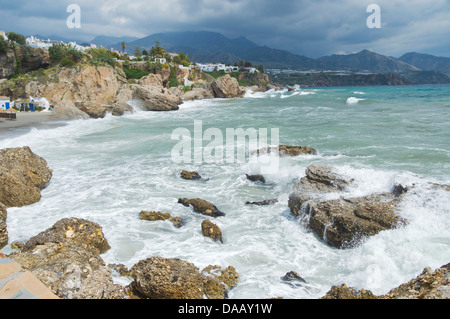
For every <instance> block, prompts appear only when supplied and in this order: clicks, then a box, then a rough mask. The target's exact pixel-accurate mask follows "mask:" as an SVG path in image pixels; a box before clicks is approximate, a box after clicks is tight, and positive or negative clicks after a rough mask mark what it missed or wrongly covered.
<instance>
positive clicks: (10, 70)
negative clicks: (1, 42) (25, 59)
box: [0, 49, 17, 79]
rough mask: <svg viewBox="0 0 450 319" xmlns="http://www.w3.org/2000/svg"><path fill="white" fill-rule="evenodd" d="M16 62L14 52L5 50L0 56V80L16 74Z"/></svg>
mask: <svg viewBox="0 0 450 319" xmlns="http://www.w3.org/2000/svg"><path fill="white" fill-rule="evenodd" d="M16 69H17V61H16V56H15V55H14V51H13V50H12V49H7V50H6V52H5V53H3V54H0V79H6V78H8V77H10V76H11V75H14V74H16Z"/></svg>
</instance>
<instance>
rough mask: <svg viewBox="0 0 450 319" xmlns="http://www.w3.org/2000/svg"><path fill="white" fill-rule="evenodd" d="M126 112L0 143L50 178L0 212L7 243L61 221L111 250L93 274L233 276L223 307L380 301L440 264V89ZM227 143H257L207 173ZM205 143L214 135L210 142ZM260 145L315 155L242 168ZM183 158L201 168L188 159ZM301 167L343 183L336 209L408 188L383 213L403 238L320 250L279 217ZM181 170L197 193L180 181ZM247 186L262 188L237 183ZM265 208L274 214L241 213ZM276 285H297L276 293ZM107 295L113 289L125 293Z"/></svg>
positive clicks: (291, 219)
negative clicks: (88, 228) (140, 265)
mask: <svg viewBox="0 0 450 319" xmlns="http://www.w3.org/2000/svg"><path fill="white" fill-rule="evenodd" d="M129 103H130V105H132V106H133V107H134V108H135V112H133V113H130V114H127V115H124V116H120V117H114V116H111V115H108V116H106V117H105V118H103V119H89V120H73V121H68V122H58V123H55V124H58V125H56V126H55V125H53V126H48V127H39V128H31V129H25V128H22V129H16V130H12V131H9V132H7V133H1V134H2V135H0V148H10V147H21V146H25V145H26V146H29V147H30V148H31V150H32V151H33V152H34V153H36V154H37V155H39V156H41V157H43V158H44V159H45V160H46V161H47V163H48V166H49V167H50V168H51V169H53V178H52V180H51V182H50V184H49V185H48V186H47V187H46V188H45V189H44V190H42V198H41V200H40V201H39V202H38V203H35V204H33V205H30V206H26V207H21V208H9V209H8V217H7V226H8V232H9V240H10V242H14V241H20V242H26V241H27V240H28V239H29V238H30V237H32V236H35V235H37V234H38V233H40V232H42V231H44V230H46V229H47V228H49V227H51V226H52V225H53V224H54V223H56V222H57V221H58V220H60V219H62V218H67V217H76V218H83V219H87V220H90V221H93V222H96V223H98V224H99V225H100V226H101V227H102V229H103V232H104V234H105V237H106V239H107V240H108V242H109V244H110V246H111V249H110V250H109V251H107V252H106V253H104V254H102V255H101V257H102V258H103V260H104V261H105V262H106V263H107V264H124V265H125V266H127V267H128V268H130V267H132V266H133V265H134V264H135V263H137V262H138V261H140V260H143V259H146V258H149V257H152V256H160V257H164V258H179V259H182V260H186V261H189V262H191V263H193V264H194V265H196V266H197V267H198V268H199V269H203V268H204V267H206V266H208V265H219V266H221V267H223V268H225V267H228V266H233V267H234V268H235V269H236V271H237V272H238V274H239V283H238V285H237V286H236V287H235V288H234V289H232V290H230V291H229V294H228V296H229V298H231V299H263V298H284V299H317V298H320V297H322V296H324V295H325V294H326V293H327V292H328V291H329V290H330V288H331V287H332V286H334V285H341V284H344V283H345V284H346V285H347V286H350V287H354V288H356V289H362V288H364V289H366V290H367V289H368V290H371V291H372V292H373V293H374V294H377V295H381V294H385V293H387V292H388V291H389V290H391V289H393V288H395V287H397V286H399V285H400V284H402V283H405V282H408V281H410V280H411V279H413V278H415V277H417V276H418V275H419V274H420V273H421V272H422V271H423V269H424V268H426V267H430V268H432V269H436V268H439V267H441V266H442V265H445V264H447V263H449V262H450V192H448V191H445V190H443V189H440V188H436V187H433V186H432V185H433V184H432V183H437V184H443V185H450V86H443V85H441V86H439V85H434V86H380V87H332V88H302V87H298V86H297V87H296V89H295V90H293V91H292V90H291V91H288V90H270V91H267V92H257V93H252V92H247V94H246V95H245V97H244V98H236V99H234V98H231V99H210V100H197V101H190V102H185V103H183V104H182V105H180V109H179V110H178V111H173V112H148V111H142V110H140V109H139V105H138V103H135V101H130V102H129ZM199 127H200V128H199ZM199 129H200V132H199ZM239 129H242V130H244V132H254V131H256V132H257V133H258V135H257V139H258V143H257V144H252V145H250V143H249V142H248V141H249V140H250V137H249V138H248V141H247V139H244V140H242V139H241V140H238V139H236V141H235V142H236V144H235V149H236V153H237V149H238V148H241V149H244V150H245V155H246V156H245V158H244V160H237V157H236V160H234V161H233V160H231V157H227V159H228V160H220V159H221V156H222V155H223V157H224V158H225V157H226V156H228V155H229V154H228V153H226V152H223V150H224V149H226V147H225V146H226V145H227V144H226V143H231V142H232V141H230V140H229V139H228V138H227V137H228V136H227V134H226V133H227V130H234V132H238V131H237V130H239ZM253 129H254V131H253ZM208 130H209V131H208ZM242 130H241V132H242ZM180 132H181V134H178V133H180ZM207 132H215V133H216V134H215V135H214V137H215V139H213V136H212V135H211V134H207ZM220 132H221V133H222V136H220V135H221V134H218V133H220ZM264 132H267V134H266V135H267V136H266V137H267V138H265V136H263V135H264V134H263V133H264ZM195 137H199V139H195ZM230 139H231V138H230ZM233 141H234V139H233ZM273 141H275V142H276V143H279V144H286V145H301V146H309V147H313V148H315V149H317V151H318V153H317V155H300V156H296V157H282V158H279V160H278V162H276V165H271V166H270V167H269V169H268V168H267V167H262V166H263V165H264V163H260V162H258V161H253V160H252V159H253V157H252V156H255V155H254V153H253V152H252V151H253V150H254V149H252V148H251V146H253V147H254V146H255V145H257V146H258V147H260V146H263V145H266V146H273V145H274V144H273V143H272V142H273ZM247 142H248V143H247ZM239 143H240V144H239ZM264 143H265V144H264ZM231 145H234V144H231ZM191 147H192V148H191ZM189 150H191V151H192V152H189ZM196 152H200V154H202V152H203V154H212V155H214V156H212V158H213V159H214V160H211V157H207V156H205V157H197V158H196V157H195V154H198V153H196ZM174 153H177V154H182V155H183V156H182V157H181V159H182V160H180V156H174ZM226 154H228V155H226ZM230 154H233V153H230ZM252 154H253V155H252ZM313 163H318V164H323V165H327V166H330V167H334V168H335V169H336V170H337V171H338V172H339V173H340V174H342V175H344V176H348V177H350V178H353V179H354V181H355V182H354V183H353V184H352V186H351V187H350V188H349V189H348V190H346V192H345V194H344V195H345V196H347V197H357V196H364V195H368V194H372V193H377V192H387V191H390V190H391V189H392V188H393V187H394V185H397V184H402V185H405V186H406V185H409V186H411V185H414V187H413V188H411V190H410V191H408V192H407V193H406V194H405V197H404V199H403V201H402V202H401V204H400V206H399V207H398V211H397V213H398V214H399V215H400V216H401V217H403V218H405V219H406V220H407V221H408V222H407V224H406V225H404V226H403V227H400V228H397V229H393V230H386V231H382V232H381V233H379V234H377V235H376V236H373V237H370V238H366V239H365V240H363V241H362V242H361V243H360V244H359V245H357V246H355V247H353V248H348V249H337V248H334V247H331V246H329V245H327V244H326V242H325V241H324V240H323V239H322V238H319V237H318V236H317V235H316V234H314V233H313V232H312V231H310V230H309V229H308V228H307V227H306V226H305V224H304V223H302V222H301V218H297V217H295V216H294V215H293V214H292V213H291V212H290V210H289V207H288V199H289V194H291V193H292V191H293V188H294V186H295V185H296V184H297V183H298V182H299V180H300V179H301V178H302V177H303V176H305V169H306V168H307V167H308V166H309V165H311V164H313ZM182 170H188V171H197V172H198V173H200V175H202V176H203V179H202V180H184V179H182V178H181V177H180V173H181V171H182ZM261 173H263V175H264V177H265V179H266V183H264V184H263V183H258V182H252V181H250V180H248V179H247V177H246V174H249V175H252V174H261ZM179 198H201V199H204V200H207V201H209V202H211V203H213V204H214V205H216V206H217V208H218V209H220V210H221V211H222V212H224V213H225V216H221V217H217V218H210V219H211V221H212V222H213V223H215V224H216V225H218V226H219V227H220V229H221V231H222V236H223V243H220V242H216V241H213V240H212V239H210V238H207V237H204V236H203V235H202V231H201V222H202V221H203V220H204V219H207V218H208V217H206V216H204V215H201V214H198V213H196V212H194V211H193V210H192V208H191V207H185V206H183V205H181V204H179V203H178V199H179ZM266 199H277V200H278V202H277V203H275V204H273V205H268V206H256V205H246V202H248V201H250V202H253V201H263V200H266ZM142 210H146V211H161V212H168V213H170V214H171V215H172V216H179V217H182V218H183V219H184V220H185V222H186V223H185V225H184V226H183V227H181V228H176V227H175V226H174V225H173V224H172V223H171V222H170V221H153V222H151V221H145V220H140V219H139V213H140V212H141V211H142ZM3 251H4V252H5V253H9V252H11V251H13V249H12V248H10V246H9V245H8V246H7V247H5V248H4V249H3ZM290 271H294V272H296V273H298V274H299V275H300V276H301V277H302V278H303V279H304V281H305V282H300V281H299V282H288V281H284V280H282V277H283V276H284V275H285V274H286V273H288V272H290ZM115 281H116V282H117V283H119V284H123V285H127V284H128V283H129V282H130V279H128V278H123V277H119V276H115Z"/></svg>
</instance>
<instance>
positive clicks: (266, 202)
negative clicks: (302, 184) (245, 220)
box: [245, 198, 278, 206]
mask: <svg viewBox="0 0 450 319" xmlns="http://www.w3.org/2000/svg"><path fill="white" fill-rule="evenodd" d="M276 203H278V199H276V198H274V199H266V200H263V201H260V202H246V203H245V205H257V206H268V205H273V204H276Z"/></svg>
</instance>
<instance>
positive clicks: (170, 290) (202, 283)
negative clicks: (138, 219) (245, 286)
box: [130, 257, 239, 299]
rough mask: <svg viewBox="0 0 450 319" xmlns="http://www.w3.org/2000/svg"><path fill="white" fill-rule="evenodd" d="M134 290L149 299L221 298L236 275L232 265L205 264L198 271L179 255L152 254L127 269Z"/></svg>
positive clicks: (234, 283)
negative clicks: (172, 256) (162, 255)
mask: <svg viewBox="0 0 450 319" xmlns="http://www.w3.org/2000/svg"><path fill="white" fill-rule="evenodd" d="M130 274H131V276H132V277H133V279H134V281H133V282H132V283H131V284H130V287H131V289H132V290H133V292H134V293H135V294H137V295H139V296H141V297H143V298H149V299H204V298H205V297H206V298H208V299H224V298H225V297H226V293H227V291H228V290H229V289H231V288H232V287H234V286H235V285H236V283H237V281H238V279H239V276H238V274H237V273H236V271H235V270H234V268H233V267H228V268H226V269H224V270H222V268H221V267H219V266H208V267H206V268H205V269H203V270H202V271H201V272H200V270H199V268H197V267H196V266H195V265H194V264H192V263H190V262H187V261H184V260H180V259H178V258H172V259H166V258H162V257H151V258H148V259H145V260H141V261H139V262H138V263H137V264H135V265H134V266H133V267H131V269H130Z"/></svg>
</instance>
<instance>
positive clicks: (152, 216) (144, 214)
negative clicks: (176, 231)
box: [139, 210, 185, 228]
mask: <svg viewBox="0 0 450 319" xmlns="http://www.w3.org/2000/svg"><path fill="white" fill-rule="evenodd" d="M139 218H140V219H142V220H148V221H156V220H170V221H171V222H172V223H173V224H174V226H175V227H177V228H180V227H182V226H184V225H185V221H184V220H183V219H182V218H181V217H172V216H171V215H170V214H169V213H161V212H155V211H145V210H143V211H141V212H140V214H139Z"/></svg>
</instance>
